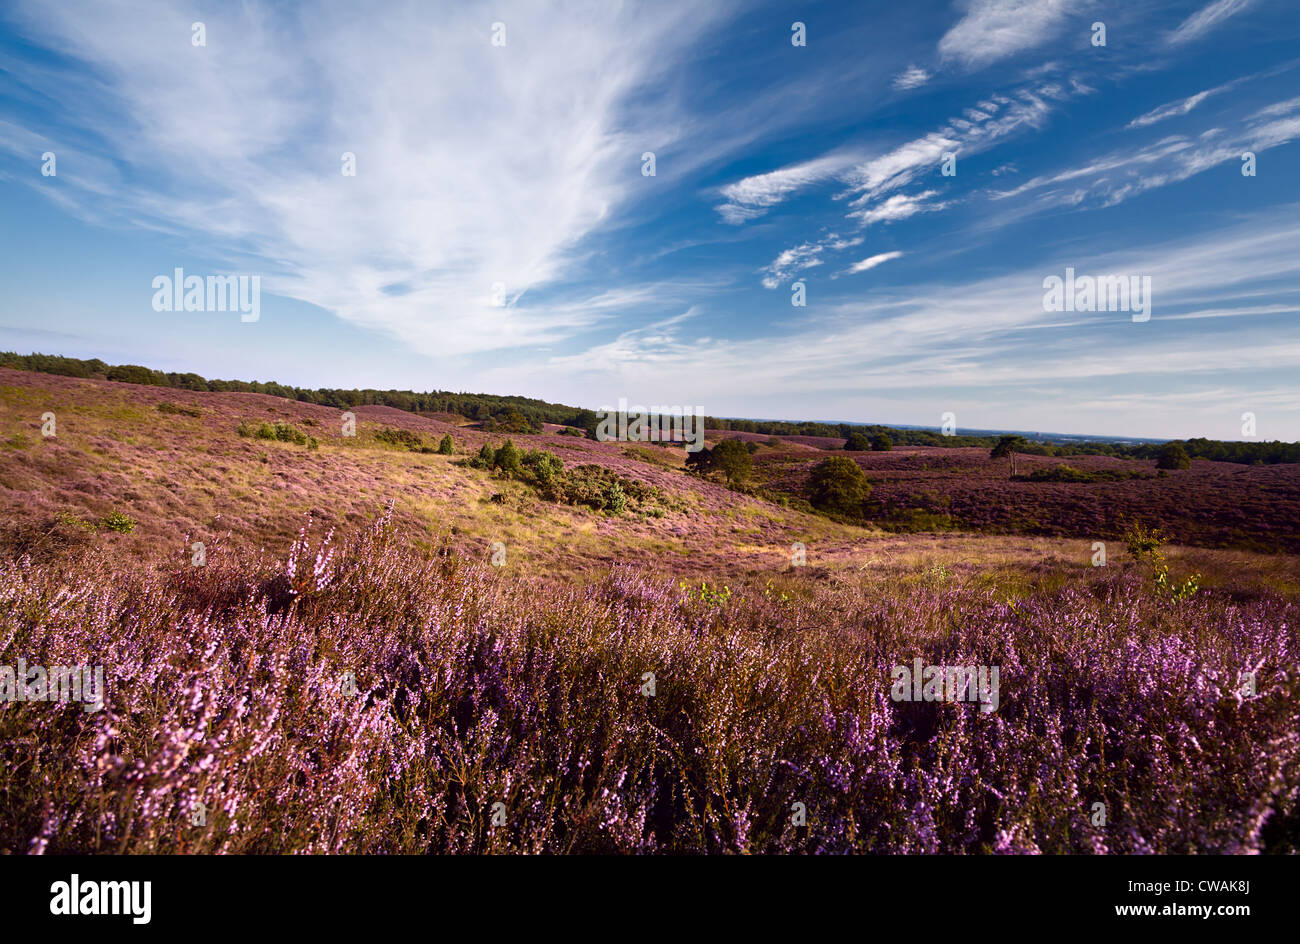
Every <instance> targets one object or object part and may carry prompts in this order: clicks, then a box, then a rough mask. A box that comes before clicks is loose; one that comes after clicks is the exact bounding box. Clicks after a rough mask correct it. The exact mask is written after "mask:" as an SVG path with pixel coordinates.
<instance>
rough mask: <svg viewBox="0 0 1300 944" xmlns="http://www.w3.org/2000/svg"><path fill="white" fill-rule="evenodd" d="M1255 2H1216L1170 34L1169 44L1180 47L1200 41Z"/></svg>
mask: <svg viewBox="0 0 1300 944" xmlns="http://www.w3.org/2000/svg"><path fill="white" fill-rule="evenodd" d="M1252 3H1254V0H1214V2H1213V3H1211V4H1209V5H1208V6H1205V7H1202V8H1201V9H1200V10H1197V11H1196V12H1195V13H1193V14H1192V15H1191V16H1189V17H1188V18H1187V19H1185V20H1184V21H1183V22H1182V23H1181V24H1180V25H1179V27H1178V28H1177V29H1176V30H1174V31H1173V32H1172V33H1170V34H1169V44H1170V45H1171V46H1180V45H1182V44H1183V43H1190V42H1192V41H1193V40H1195V39H1199V38H1200V37H1201V36H1203V35H1204V34H1206V33H1208V32H1209V31H1210V30H1212V29H1213V28H1214V27H1216V26H1218V25H1219V24H1220V23H1221V22H1223V21H1224V20H1226V19H1227V18H1228V17H1230V16H1234V15H1235V14H1237V13H1240V12H1241V11H1242V10H1244V9H1246V8H1247V7H1249V6H1250V5H1251V4H1252Z"/></svg>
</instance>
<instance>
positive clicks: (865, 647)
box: [0, 518, 1300, 853]
mask: <svg viewBox="0 0 1300 944" xmlns="http://www.w3.org/2000/svg"><path fill="white" fill-rule="evenodd" d="M396 532H397V528H396V525H395V524H394V523H393V522H392V521H391V519H388V518H385V519H384V520H381V521H380V522H379V523H378V524H377V525H376V526H375V527H374V528H372V529H371V530H369V531H367V532H364V533H360V534H357V535H355V536H353V537H350V538H347V539H346V540H344V541H342V543H341V544H336V543H335V542H334V540H333V538H332V537H330V536H325V537H320V538H313V537H311V536H310V534H308V533H307V532H306V531H304V534H303V535H302V536H301V537H300V539H299V540H298V541H297V542H296V543H295V544H294V546H293V548H292V550H291V551H290V553H289V554H288V555H287V558H286V559H285V560H282V561H279V562H277V561H275V560H272V559H270V558H268V557H265V556H263V557H258V556H254V555H252V554H249V553H247V552H243V551H238V550H226V549H223V548H222V547H219V546H217V547H213V548H210V549H209V556H208V564H207V566H206V567H201V568H196V567H192V566H190V562H189V559H188V557H185V558H181V557H179V556H178V558H177V559H176V560H174V561H172V562H171V564H169V565H166V566H160V567H157V568H155V569H152V570H150V569H147V568H142V567H139V566H135V567H133V568H130V569H123V568H121V567H118V566H115V565H114V564H113V562H112V561H111V560H108V559H105V558H103V557H99V558H95V557H91V556H84V557H81V558H79V559H69V560H66V561H63V562H61V563H59V562H56V563H52V564H50V565H48V566H46V567H43V568H38V567H35V566H33V565H31V563H30V562H28V561H26V560H18V561H7V562H4V563H0V663H5V664H12V663H13V662H14V661H15V659H16V658H18V657H19V656H22V657H24V658H25V659H26V660H27V661H28V662H29V663H33V664H35V663H39V664H47V665H55V664H74V663H76V664H79V663H87V664H95V665H102V666H104V667H105V679H106V687H107V694H106V698H105V704H104V709H103V710H102V711H98V712H92V711H85V710H83V709H82V707H81V706H79V705H74V704H60V703H48V702H46V703H39V702H0V746H2V748H3V753H4V756H5V764H4V765H3V768H2V772H0V796H3V798H4V799H3V803H0V849H2V850H3V851H6V852H37V853H39V852H45V853H69V852H262V853H283V852H438V853H442V852H457V853H459V852H473V853H479V852H892V853H937V852H975V853H978V852H998V853H1001V852H1006V853H1026V852H1028V853H1037V852H1043V853H1057V852H1082V853H1105V852H1119V853H1135V852H1170V853H1189V852H1227V853H1240V852H1273V851H1279V852H1295V851H1298V850H1300V816H1298V813H1297V800H1298V796H1297V792H1298V791H1300V668H1298V667H1297V654H1300V640H1298V639H1297V630H1296V616H1297V614H1296V611H1295V606H1294V604H1292V603H1291V602H1289V601H1288V600H1287V599H1285V598H1283V597H1280V596H1275V595H1271V594H1267V593H1265V594H1262V595H1257V596H1255V597H1254V598H1252V599H1249V600H1243V599H1233V598H1231V597H1229V596H1227V595H1222V594H1217V593H1213V592H1203V593H1201V594H1199V595H1197V596H1195V597H1193V598H1191V599H1188V600H1184V601H1181V602H1179V603H1176V604H1174V603H1171V602H1170V601H1169V598H1168V596H1167V595H1164V596H1161V595H1158V594H1157V591H1156V590H1155V589H1154V588H1153V587H1152V586H1151V583H1150V581H1146V580H1142V579H1139V577H1138V576H1137V575H1136V574H1130V575H1124V574H1119V573H1116V574H1114V575H1113V576H1110V577H1107V578H1106V579H1105V580H1102V581H1100V582H1097V583H1093V584H1091V585H1089V586H1088V587H1082V586H1078V587H1066V588H1064V589H1060V590H1057V591H1051V592H1048V591H1039V592H1037V593H1034V594H1031V595H1029V596H1028V598H1026V599H1021V600H1019V601H1018V602H1014V603H1012V602H1008V601H1007V600H1006V599H1005V598H999V597H998V596H996V595H995V594H994V593H993V591H976V590H973V589H970V588H966V589H963V590H957V589H945V588H944V587H941V586H933V585H931V584H929V583H912V584H908V585H898V586H895V587H893V588H892V589H881V588H880V587H876V588H875V589H871V588H867V587H858V586H855V585H853V584H852V583H851V582H848V581H823V582H820V583H816V582H808V583H807V584H806V585H804V586H802V587H801V588H800V592H797V593H784V592H782V593H772V592H771V590H770V588H768V589H764V588H762V587H758V588H743V587H742V588H739V589H734V592H732V593H730V594H727V595H722V594H717V595H706V594H700V593H697V592H690V591H687V590H683V589H682V588H681V587H679V586H677V585H675V584H674V583H673V582H671V581H668V580H666V579H664V578H663V577H662V576H659V575H656V574H655V573H653V572H650V571H645V570H641V569H634V568H616V569H613V570H612V571H610V572H608V573H607V575H606V576H605V577H604V578H603V579H601V580H598V581H595V582H592V583H589V584H587V585H585V586H569V585H559V584H549V583H544V584H537V583H535V582H531V583H528V582H524V581H521V580H517V579H513V578H511V577H509V576H507V575H505V574H502V573H501V572H499V571H497V570H495V569H494V568H492V567H490V566H486V565H482V564H476V563H469V562H466V561H464V560H461V559H458V558H456V557H455V556H453V555H451V554H450V553H448V552H446V551H445V550H444V551H442V552H428V553H421V552H418V551H414V550H411V549H410V548H409V547H408V546H407V545H406V544H405V543H403V542H402V541H401V540H399V538H400V535H398V534H397V533H396ZM917 658H920V659H923V660H925V662H926V663H928V664H933V665H988V666H998V667H999V668H1000V699H999V705H998V708H997V710H996V711H982V710H981V705H980V704H978V703H973V702H954V701H928V702H927V701H919V702H918V701H898V700H894V698H893V697H891V670H893V669H894V667H895V666H899V665H910V664H912V661H913V660H914V659H917ZM646 673H653V676H654V680H655V690H654V694H653V695H646V694H643V684H644V681H643V680H644V677H645V676H646ZM1246 673H1254V675H1253V678H1254V679H1255V688H1254V693H1253V694H1251V693H1250V692H1249V691H1247V690H1245V689H1243V684H1242V681H1243V678H1245V677H1246ZM497 804H500V805H499V806H498V805H497ZM797 804H802V809H803V810H804V811H805V818H804V821H802V822H797V820H798V819H799V817H797V816H796V815H795V814H794V813H793V812H792V811H793V810H795V809H796V808H797V806H796V805H797ZM1096 804H1103V805H1104V809H1105V817H1104V822H1103V823H1102V824H1100V825H1098V818H1097V816H1096V814H1095V810H1096V806H1095V805H1096Z"/></svg>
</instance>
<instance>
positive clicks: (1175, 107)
mask: <svg viewBox="0 0 1300 944" xmlns="http://www.w3.org/2000/svg"><path fill="white" fill-rule="evenodd" d="M1214 92H1215V90H1214V89H1207V90H1206V91H1204V92H1197V93H1196V94H1195V95H1191V96H1188V97H1187V98H1184V99H1183V100H1182V101H1178V102H1170V103H1169V104H1168V105H1161V106H1160V107H1159V108H1153V109H1152V110H1151V111H1149V112H1147V113H1146V114H1145V115H1139V116H1138V117H1136V118H1134V119H1133V120H1132V121H1130V122H1129V123H1128V125H1126V127H1129V128H1145V127H1146V126H1147V125H1153V124H1155V123H1156V122H1157V121H1164V120H1165V119H1166V118H1173V117H1175V116H1177V115H1185V114H1187V113H1188V112H1189V111H1191V110H1192V109H1193V108H1195V107H1196V106H1197V105H1199V104H1201V102H1203V101H1205V100H1206V99H1207V98H1209V97H1210V96H1211V95H1213V94H1214Z"/></svg>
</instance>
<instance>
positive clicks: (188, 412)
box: [158, 400, 203, 416]
mask: <svg viewBox="0 0 1300 944" xmlns="http://www.w3.org/2000/svg"><path fill="white" fill-rule="evenodd" d="M158 412H159V413H168V414H180V415H183V416H202V415H203V411H202V410H196V409H195V408H194V407H189V406H177V405H176V404H175V403H171V402H170V401H166V400H164V401H163V402H162V403H159V404H158Z"/></svg>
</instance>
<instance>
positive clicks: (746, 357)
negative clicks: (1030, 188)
mask: <svg viewBox="0 0 1300 944" xmlns="http://www.w3.org/2000/svg"><path fill="white" fill-rule="evenodd" d="M1297 219H1300V217H1297V216H1296V208H1295V207H1283V208H1279V210H1278V211H1277V212H1275V213H1272V214H1269V215H1267V216H1264V217H1256V218H1253V219H1250V220H1248V221H1246V222H1244V223H1242V224H1239V225H1237V226H1235V227H1232V228H1228V229H1219V230H1215V231H1214V232H1213V233H1211V234H1208V235H1202V236H1198V237H1196V238H1193V239H1184V240H1177V241H1173V242H1169V243H1165V244H1163V245H1158V246H1154V247H1146V246H1139V247H1133V248H1127V249H1122V250H1116V251H1114V252H1110V253H1107V254H1104V255H1097V256H1084V255H1080V256H1078V257H1074V258H1061V259H1058V260H1055V261H1049V262H1044V263H1043V264H1040V265H1038V266H1033V267H1029V268H1021V269H1019V270H1016V271H1011V272H1007V273H1005V274H1002V275H999V276H996V277H993V278H988V279H980V280H975V281H965V282H959V283H956V284H935V285H932V286H930V287H927V288H923V289H921V290H920V291H891V292H888V293H881V292H879V291H878V290H876V291H873V292H872V294H871V295H869V296H867V295H864V296H863V297H862V298H861V299H857V300H855V299H848V300H840V301H838V302H835V303H823V304H821V305H819V309H818V314H817V315H816V316H812V315H810V317H808V318H801V319H800V321H799V323H798V325H797V326H795V325H790V326H789V328H788V331H789V333H788V334H787V335H781V334H775V335H774V334H772V333H771V332H764V333H763V334H762V335H761V336H759V337H722V336H716V335H715V336H714V337H713V338H712V339H711V340H708V341H705V340H703V339H701V338H699V337H692V336H690V335H689V334H687V333H686V332H684V331H682V332H677V333H675V334H674V335H673V336H672V337H671V338H666V339H665V340H663V341H662V342H658V343H650V342H649V340H648V335H647V332H645V331H635V332H628V333H627V334H626V335H625V336H624V337H621V338H620V339H618V340H616V341H613V342H610V343H608V344H603V345H600V346H599V347H596V348H593V349H591V350H588V351H585V352H582V353H580V354H575V355H572V356H569V357H564V358H557V359H555V360H554V361H553V362H552V364H551V365H550V367H551V370H552V371H554V376H556V377H563V376H567V375H569V374H570V373H572V372H574V371H584V372H594V374H595V375H597V376H599V377H608V378H611V379H610V380H609V382H610V383H614V382H616V381H615V378H616V379H617V382H619V383H624V384H628V383H631V382H632V381H635V382H636V383H644V384H647V385H653V386H654V387H655V389H658V390H663V391H664V392H665V395H668V394H670V393H671V392H673V391H682V390H690V391H692V393H691V397H693V398H694V399H692V400H691V402H702V403H707V404H710V410H711V411H712V410H714V407H713V406H712V404H715V403H717V404H720V406H719V407H717V412H719V413H721V412H724V411H725V410H726V409H727V408H728V407H727V404H732V405H733V406H731V407H730V409H733V410H734V409H749V410H751V411H754V410H762V411H763V412H761V413H757V414H755V415H773V416H780V415H784V416H791V417H800V418H807V417H808V416H809V415H811V414H810V413H809V407H808V406H807V405H806V404H811V405H812V409H815V410H816V411H817V415H819V416H823V417H827V416H835V415H844V414H836V413H833V412H827V411H828V410H829V409H832V408H833V407H828V406H827V404H846V405H849V407H850V408H851V409H852V410H853V412H852V413H849V414H847V416H848V417H849V418H858V417H859V416H860V415H861V411H862V410H863V409H864V407H863V406H862V404H863V403H867V402H869V403H870V404H872V406H871V407H870V408H871V409H873V410H879V409H882V407H880V406H878V405H877V404H878V403H879V402H880V400H881V398H887V399H889V400H890V401H891V402H892V403H894V404H896V406H895V407H894V408H893V409H895V410H897V411H899V412H892V413H890V414H877V415H876V416H875V417H874V418H876V419H880V420H885V421H892V422H915V421H916V420H914V419H908V418H907V416H906V415H905V414H904V413H903V412H902V411H904V410H906V411H909V412H910V413H913V414H915V413H916V412H917V410H918V404H919V405H920V406H921V407H925V413H924V415H926V416H930V415H933V420H932V421H933V422H936V423H937V422H938V416H939V413H940V411H941V409H947V408H950V407H940V406H939V403H941V402H946V403H952V402H954V401H953V400H952V399H951V398H952V397H953V396H954V392H958V393H956V394H955V395H958V396H960V397H962V398H964V399H966V400H969V401H970V402H972V403H975V402H978V403H980V404H983V405H984V409H985V410H986V411H987V410H988V404H992V403H997V402H999V401H1001V402H1005V403H1009V404H1011V406H1009V407H1007V410H1006V412H1005V413H1003V414H1000V416H1002V417H1003V418H1002V419H998V418H996V417H994V416H993V415H990V414H989V413H988V412H985V413H984V415H982V416H981V417H979V418H978V423H979V424H981V425H986V426H993V425H1003V426H1006V425H1008V424H1010V426H1012V427H1014V428H1020V429H1035V428H1044V429H1055V430H1057V431H1070V430H1074V431H1079V432H1095V433H1106V432H1113V433H1130V434H1133V435H1163V434H1168V435H1170V436H1174V435H1179V434H1180V432H1181V434H1184V435H1198V434H1203V433H1205V432H1206V423H1207V418H1206V409H1205V405H1206V401H1205V400H1204V398H1203V395H1204V391H1205V390H1206V389H1207V384H1209V385H1210V387H1209V389H1221V390H1223V391H1225V393H1224V395H1223V401H1222V403H1221V406H1224V407H1225V408H1232V407H1234V406H1235V405H1236V404H1237V403H1238V402H1245V403H1251V402H1255V401H1254V400H1252V399H1251V398H1252V396H1253V394H1254V392H1255V391H1256V389H1257V387H1258V385H1259V384H1260V383H1261V382H1262V381H1261V378H1262V377H1264V374H1263V372H1264V371H1269V370H1272V371H1288V370H1296V369H1300V338H1297V336H1296V334H1295V332H1294V331H1290V332H1284V333H1279V327H1278V325H1279V319H1286V318H1288V317H1289V314H1288V313H1289V312H1290V311H1292V310H1293V309H1294V305H1283V304H1277V303H1264V302H1261V299H1260V298H1259V293H1260V292H1266V291H1267V290H1268V289H1267V287H1268V286H1270V285H1274V286H1275V285H1279V284H1283V285H1287V284H1289V285H1294V284H1296V279H1297V278H1300V256H1297V255H1296V253H1295V251H1294V247H1295V245H1296V244H1297V240H1300V223H1297ZM864 261H865V260H864ZM1066 265H1072V266H1075V267H1076V269H1077V270H1078V271H1079V272H1082V273H1089V272H1091V273H1105V272H1116V273H1120V272H1127V273H1135V274H1142V275H1150V276H1151V277H1152V280H1153V285H1154V291H1153V297H1154V307H1153V311H1152V315H1151V322H1150V323H1149V324H1134V323H1132V321H1131V319H1130V318H1129V316H1128V315H1127V314H1126V313H1118V314H1116V313H1105V312H1097V313H1083V314H1080V315H1079V316H1078V317H1077V318H1076V319H1075V321H1074V322H1073V323H1064V324H1063V323H1062V322H1061V318H1060V316H1059V315H1057V314H1055V313H1049V312H1045V311H1044V310H1043V304H1042V299H1043V290H1042V280H1043V278H1044V277H1045V276H1046V275H1049V274H1061V273H1062V272H1063V271H1064V267H1065V266H1066ZM1247 309H1250V310H1249V311H1247ZM810 312H811V310H810ZM1248 314H1249V315H1250V316H1251V317H1245V316H1246V315H1248ZM1196 316H1200V317H1203V318H1204V319H1209V320H1208V321H1206V320H1201V321H1196V320H1192V319H1193V318H1195V317H1196ZM1224 318H1230V319H1231V321H1230V328H1227V325H1226V324H1225V330H1220V331H1212V330H1211V331H1207V330H1205V329H1204V328H1202V327H1196V326H1197V325H1202V326H1204V325H1206V324H1213V323H1214V319H1224ZM1166 321H1168V322H1169V323H1168V324H1164V323H1165V322H1166ZM1162 325H1163V327H1162ZM653 334H654V335H655V336H656V337H661V338H664V337H665V335H664V332H653ZM774 349H779V350H781V352H782V356H781V357H779V358H774V357H771V351H772V350H774ZM629 378H631V380H629ZM582 382H583V383H584V384H585V385H588V386H592V385H594V386H596V387H599V386H600V384H599V382H596V381H593V379H592V376H589V375H588V376H584V377H583V379H582ZM1044 383H1050V384H1053V385H1054V386H1059V387H1063V388H1067V389H1068V392H1066V393H1060V392H1058V393H1057V394H1056V395H1054V396H1052V397H1050V398H1040V400H1041V402H1039V403H1037V404H1035V403H1034V402H1032V401H1033V400H1034V398H1027V397H1025V395H1024V391H1025V390H1026V389H1027V388H1029V387H1031V386H1033V385H1039V384H1044ZM1148 385H1149V386H1148ZM1145 389H1156V390H1159V391H1160V393H1161V394H1162V395H1167V396H1168V397H1169V403H1168V406H1169V411H1170V412H1169V415H1168V416H1167V417H1165V418H1163V419H1161V420H1160V421H1159V422H1160V423H1165V422H1168V423H1174V424H1177V426H1178V431H1170V430H1169V428H1168V427H1163V426H1161V425H1158V424H1157V423H1156V422H1155V421H1154V420H1151V419H1149V418H1148V419H1145V420H1144V419H1143V418H1144V417H1146V416H1147V414H1145V413H1141V414H1139V415H1137V416H1132V415H1130V416H1125V415H1123V413H1122V412H1116V413H1114V414H1111V413H1110V412H1108V411H1095V412H1092V411H1080V410H1077V409H1071V410H1070V411H1069V412H1063V411H1062V404H1063V403H1069V404H1071V405H1072V406H1073V405H1074V404H1076V403H1078V402H1081V401H1084V400H1090V399H1094V398H1097V397H1099V396H1105V395H1107V394H1108V393H1111V392H1112V391H1116V390H1122V392H1123V393H1125V394H1126V395H1128V396H1129V397H1130V398H1133V399H1138V400H1139V401H1140V394H1139V393H1138V391H1142V390H1145ZM1179 389H1185V390H1188V391H1190V392H1189V393H1188V394H1186V395H1181V394H1179V393H1177V392H1176V391H1178V390H1179ZM647 395H648V394H647ZM683 396H684V394H683ZM647 402H654V401H647ZM664 402H673V401H664ZM852 404H858V405H857V406H856V407H854V406H852ZM931 404H933V406H932V407H931V406H930V405H931ZM1288 404H1289V405H1290V406H1291V407H1300V394H1297V393H1295V392H1294V390H1293V394H1292V396H1291V397H1290V398H1289V400H1288ZM774 409H776V410H779V412H773V410H774ZM1039 409H1041V411H1042V413H1043V414H1047V413H1051V412H1053V411H1055V414H1056V421H1055V425H1047V424H1045V423H1044V422H1040V421H1030V420H1029V419H1027V418H1026V419H1022V420H1019V421H1014V422H1013V420H1014V418H1015V417H1018V416H1019V417H1028V416H1029V415H1030V413H1029V412H1028V411H1030V410H1039ZM1236 413H1237V414H1239V413H1240V409H1238V410H1237V411H1236ZM1035 415H1037V414H1035ZM1296 416H1300V411H1297V412H1293V413H1291V414H1285V413H1283V414H1280V415H1279V417H1278V418H1275V421H1276V422H1277V423H1278V426H1279V427H1285V428H1278V429H1277V433H1276V434H1277V435H1280V436H1283V437H1287V438H1294V437H1298V436H1300V425H1297V420H1296V419H1295V417H1296ZM963 421H964V422H966V423H970V424H972V425H976V424H977V418H976V417H975V416H969V415H966V416H964V417H963ZM1135 422H1137V423H1143V422H1145V423H1146V429H1147V430H1149V432H1145V433H1144V432H1143V431H1141V430H1140V429H1137V428H1135V427H1134V425H1133V424H1134V423H1135Z"/></svg>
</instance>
